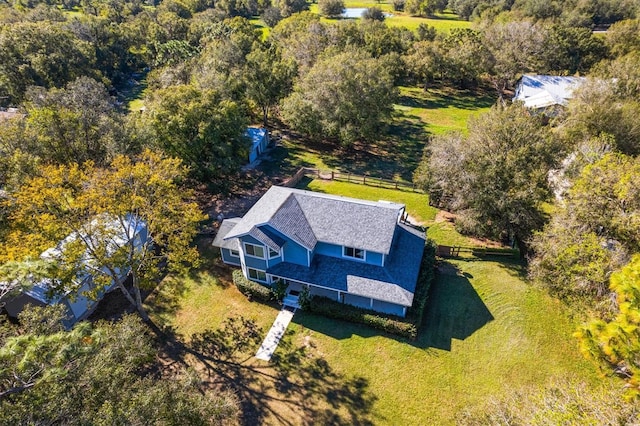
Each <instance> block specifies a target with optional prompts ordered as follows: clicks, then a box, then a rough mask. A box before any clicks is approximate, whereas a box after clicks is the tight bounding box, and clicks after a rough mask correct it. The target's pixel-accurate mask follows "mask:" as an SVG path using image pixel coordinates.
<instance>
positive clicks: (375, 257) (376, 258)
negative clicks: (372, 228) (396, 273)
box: [366, 251, 382, 266]
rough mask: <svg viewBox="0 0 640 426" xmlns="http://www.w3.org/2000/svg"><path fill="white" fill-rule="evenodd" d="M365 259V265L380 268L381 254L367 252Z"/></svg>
mask: <svg viewBox="0 0 640 426" xmlns="http://www.w3.org/2000/svg"><path fill="white" fill-rule="evenodd" d="M366 259H367V263H370V264H371V265H378V266H382V253H376V252H373V251H368V252H367V257H366Z"/></svg>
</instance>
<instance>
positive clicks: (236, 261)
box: [220, 248, 240, 266]
mask: <svg viewBox="0 0 640 426" xmlns="http://www.w3.org/2000/svg"><path fill="white" fill-rule="evenodd" d="M220 254H221V255H222V261H223V262H224V263H228V264H230V265H236V266H240V258H239V257H233V256H231V250H229V249H226V248H221V249H220Z"/></svg>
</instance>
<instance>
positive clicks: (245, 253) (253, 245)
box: [243, 243, 266, 259]
mask: <svg viewBox="0 0 640 426" xmlns="http://www.w3.org/2000/svg"><path fill="white" fill-rule="evenodd" d="M243 244H244V255H245V256H249V257H253V258H255V259H266V257H265V254H266V250H265V247H264V246H261V245H258V244H251V243H243ZM249 246H252V247H260V249H261V250H262V257H260V256H256V255H254V254H250V253H249V250H248V249H247V248H248V247H249ZM254 252H255V250H254Z"/></svg>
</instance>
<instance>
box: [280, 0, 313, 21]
mask: <svg viewBox="0 0 640 426" xmlns="http://www.w3.org/2000/svg"><path fill="white" fill-rule="evenodd" d="M273 6H274V7H277V8H278V9H280V15H282V16H283V17H284V18H286V17H289V16H291V15H294V14H296V13H299V12H303V11H305V10H309V3H307V1H306V0H274V1H273Z"/></svg>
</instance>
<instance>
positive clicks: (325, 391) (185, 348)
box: [154, 317, 377, 425]
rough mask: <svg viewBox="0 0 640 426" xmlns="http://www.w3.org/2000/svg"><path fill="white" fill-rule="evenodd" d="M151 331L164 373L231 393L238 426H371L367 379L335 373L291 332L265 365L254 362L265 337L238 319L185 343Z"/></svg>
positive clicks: (372, 397) (172, 335)
mask: <svg viewBox="0 0 640 426" xmlns="http://www.w3.org/2000/svg"><path fill="white" fill-rule="evenodd" d="M154 331H155V332H156V334H157V335H158V336H159V337H160V341H161V345H162V347H163V349H164V351H163V353H164V358H165V360H164V365H165V368H166V369H169V370H171V369H172V368H173V366H175V365H182V366H191V367H193V368H195V369H196V370H197V371H199V372H200V373H201V376H202V377H204V380H205V382H206V383H207V384H208V385H209V386H210V387H212V388H217V389H224V390H230V391H232V392H233V393H234V394H235V395H236V396H237V397H238V399H239V402H240V409H241V413H242V416H241V419H240V423H241V424H244V425H256V424H262V423H265V422H271V423H277V424H282V425H294V424H295V425H297V424H336V425H342V424H344V425H354V424H355V425H372V424H374V422H373V419H372V408H373V405H374V404H375V402H376V400H377V398H376V396H375V395H374V394H373V393H371V391H370V390H369V383H368V381H367V379H365V378H363V377H359V376H355V377H348V376H345V375H344V374H341V373H339V372H336V371H335V370H334V369H333V368H332V367H331V366H330V365H329V363H328V362H327V361H326V360H324V359H323V358H321V357H319V356H317V355H315V354H314V353H313V352H314V351H313V347H310V346H307V345H303V346H296V345H295V344H294V343H293V334H294V333H293V332H292V331H291V330H289V331H288V332H287V333H286V334H285V336H284V337H283V339H282V340H281V342H280V344H279V346H278V349H277V350H276V353H275V354H274V356H273V357H272V359H271V362H270V363H268V364H265V363H264V362H262V361H258V360H256V359H255V358H254V357H253V354H254V353H255V351H256V350H257V348H258V346H259V344H260V343H261V341H262V339H263V338H264V336H265V335H266V333H265V332H264V331H263V330H261V329H260V328H259V327H257V326H256V324H255V322H253V321H251V320H245V319H243V318H242V317H240V318H236V319H231V320H230V321H228V322H226V323H225V324H224V325H223V326H222V327H220V328H219V329H218V330H215V331H206V332H204V333H200V334H197V335H194V336H192V337H191V339H190V340H189V342H188V343H186V340H185V339H184V338H183V337H182V336H179V335H177V334H175V332H174V331H173V330H171V329H166V330H159V329H157V327H156V328H155V329H154Z"/></svg>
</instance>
